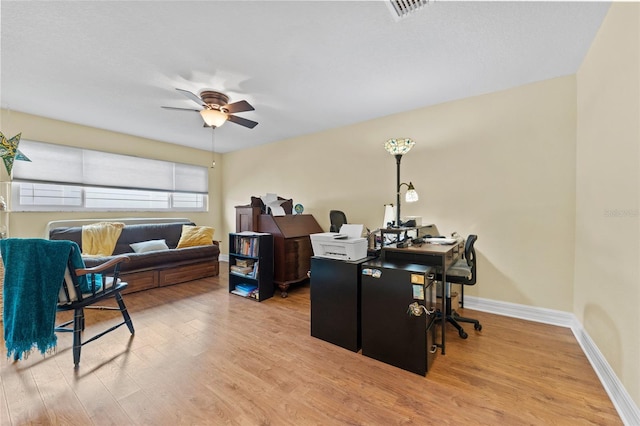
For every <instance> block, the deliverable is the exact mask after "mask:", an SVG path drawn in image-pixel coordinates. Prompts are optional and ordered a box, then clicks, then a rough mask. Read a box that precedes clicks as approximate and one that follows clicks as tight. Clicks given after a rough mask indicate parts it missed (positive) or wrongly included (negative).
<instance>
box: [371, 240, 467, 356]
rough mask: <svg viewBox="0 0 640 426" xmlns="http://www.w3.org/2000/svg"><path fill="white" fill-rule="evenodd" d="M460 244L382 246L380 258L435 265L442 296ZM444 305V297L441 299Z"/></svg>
mask: <svg viewBox="0 0 640 426" xmlns="http://www.w3.org/2000/svg"><path fill="white" fill-rule="evenodd" d="M460 253H461V250H460V244H450V245H446V244H422V245H420V246H410V247H406V248H397V247H394V246H385V247H382V253H381V256H380V257H381V259H382V260H383V261H402V262H408V263H417V264H419V265H428V266H435V267H436V268H438V269H440V271H441V274H442V288H443V296H444V291H445V283H446V282H447V270H448V269H449V267H450V266H451V265H453V264H454V263H455V262H456V260H458V257H459V256H460ZM443 306H444V299H443ZM445 317H446V312H442V324H441V325H442V337H441V342H440V348H441V349H442V354H443V355H444V353H445V337H444V335H445V326H446V323H447V320H446V318H445Z"/></svg>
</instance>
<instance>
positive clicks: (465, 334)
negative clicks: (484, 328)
mask: <svg viewBox="0 0 640 426" xmlns="http://www.w3.org/2000/svg"><path fill="white" fill-rule="evenodd" d="M458 334H459V335H460V337H462V338H463V339H466V338H467V337H469V335H468V334H467V332H466V331H464V330H463V329H460V330H458Z"/></svg>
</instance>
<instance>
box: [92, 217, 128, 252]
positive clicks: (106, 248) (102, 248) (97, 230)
mask: <svg viewBox="0 0 640 426" xmlns="http://www.w3.org/2000/svg"><path fill="white" fill-rule="evenodd" d="M122 228H124V223H120V222H99V223H92V224H91V225H83V226H82V255H83V256H100V257H104V256H111V255H112V254H113V249H114V248H115V247H116V241H118V237H119V236H120V233H121V232H122Z"/></svg>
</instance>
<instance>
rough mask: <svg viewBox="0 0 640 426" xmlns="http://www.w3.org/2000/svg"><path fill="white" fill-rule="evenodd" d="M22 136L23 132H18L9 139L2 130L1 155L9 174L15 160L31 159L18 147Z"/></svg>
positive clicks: (0, 140) (0, 136) (0, 137)
mask: <svg viewBox="0 0 640 426" xmlns="http://www.w3.org/2000/svg"><path fill="white" fill-rule="evenodd" d="M21 136H22V133H18V134H17V135H15V136H14V137H12V138H11V139H7V138H6V137H5V135H4V134H3V133H2V132H0V156H1V157H2V161H4V167H5V168H6V169H7V173H8V174H9V176H11V170H12V169H13V161H14V160H20V161H31V160H29V158H28V157H27V156H26V155H24V154H23V153H22V152H20V150H19V149H18V145H19V144H20V137H21Z"/></svg>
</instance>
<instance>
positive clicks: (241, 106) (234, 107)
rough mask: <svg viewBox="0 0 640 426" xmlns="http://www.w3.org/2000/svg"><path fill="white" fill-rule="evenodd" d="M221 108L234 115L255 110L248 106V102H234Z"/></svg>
mask: <svg viewBox="0 0 640 426" xmlns="http://www.w3.org/2000/svg"><path fill="white" fill-rule="evenodd" d="M223 108H224V109H226V110H227V111H229V112H230V113H231V114H234V113H236V112H245V111H253V110H255V108H254V107H252V106H251V104H249V102H247V101H238V102H234V103H232V104H229V105H225V106H224V107H223Z"/></svg>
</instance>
